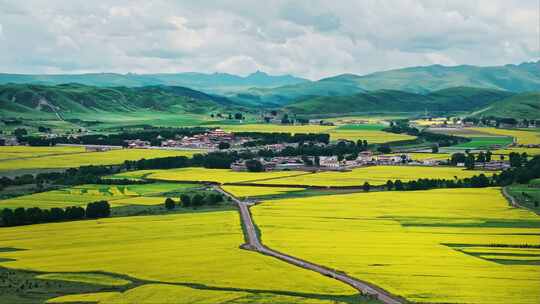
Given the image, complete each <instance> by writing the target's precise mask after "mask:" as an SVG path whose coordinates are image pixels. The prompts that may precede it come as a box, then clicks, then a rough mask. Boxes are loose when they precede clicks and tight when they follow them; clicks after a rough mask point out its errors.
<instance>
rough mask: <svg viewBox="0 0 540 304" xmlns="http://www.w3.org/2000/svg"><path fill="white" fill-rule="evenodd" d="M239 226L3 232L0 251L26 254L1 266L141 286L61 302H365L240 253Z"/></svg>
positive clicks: (112, 222)
mask: <svg viewBox="0 0 540 304" xmlns="http://www.w3.org/2000/svg"><path fill="white" fill-rule="evenodd" d="M240 227H241V226H240V222H239V217H238V214H237V212H235V211H221V212H207V213H193V214H173V215H161V216H139V217H123V218H111V219H100V220H95V221H79V222H66V223H56V224H42V225H32V226H23V227H15V228H3V229H1V230H0V248H17V249H24V250H15V251H13V250H11V251H0V258H1V259H3V260H2V262H0V266H3V267H8V268H14V269H24V270H32V271H42V272H45V273H62V272H70V273H89V272H96V271H102V272H106V273H108V274H110V275H111V276H113V277H115V276H118V275H127V276H129V277H130V278H132V279H131V280H138V281H141V282H142V285H141V286H139V287H136V288H133V289H129V290H127V291H123V292H115V293H112V294H111V293H109V294H102V293H100V294H97V295H96V294H94V295H75V296H67V298H63V299H62V298H60V299H57V300H58V301H64V300H70V301H72V300H77V301H82V300H85V299H86V300H88V299H96V298H99V299H101V300H103V302H100V303H119V302H120V303H125V302H129V303H131V302H133V301H135V302H137V303H178V300H179V299H185V301H182V303H224V302H227V303H328V304H330V303H341V302H347V303H352V302H354V303H367V302H364V301H363V300H362V299H361V298H360V297H359V296H357V295H355V294H356V291H355V290H353V289H351V288H349V287H348V286H346V285H344V284H341V283H338V282H336V281H334V280H332V279H330V278H326V277H324V276H321V275H319V274H316V273H313V272H310V271H306V270H303V269H299V268H296V267H294V266H291V265H288V264H286V263H283V262H281V261H278V260H275V259H272V258H269V257H266V256H263V255H260V254H257V253H253V252H249V251H245V250H242V249H240V248H239V245H240V244H242V243H243V235H242V231H241V228H240ZM51 235H54V236H55V237H54V238H50V237H49V236H51ZM81 236H84V237H81ZM83 277H84V276H83ZM70 279H72V280H73V279H77V278H76V277H75V278H73V276H71V278H70ZM83 279H84V280H88V278H83ZM109 291H111V289H109ZM112 291H114V290H112ZM1 297H2V296H0V298H1ZM58 301H55V302H58Z"/></svg>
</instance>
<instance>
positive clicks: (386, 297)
mask: <svg viewBox="0 0 540 304" xmlns="http://www.w3.org/2000/svg"><path fill="white" fill-rule="evenodd" d="M214 189H215V190H216V191H218V192H220V193H222V194H223V195H226V196H227V197H229V198H231V199H232V200H233V201H234V202H235V203H236V204H237V205H238V209H239V211H240V217H241V219H242V224H243V226H244V231H245V233H246V238H247V239H246V244H244V245H243V247H244V248H245V249H249V250H253V251H257V252H259V253H262V254H265V255H268V256H271V257H274V258H277V259H280V260H282V261H284V262H287V263H289V264H293V265H295V266H298V267H302V268H305V269H308V270H312V271H315V272H318V273H320V274H322V275H325V276H327V277H330V278H333V279H336V280H338V281H341V282H343V283H345V284H348V285H350V286H352V287H353V288H355V289H356V290H358V291H360V292H361V293H362V294H365V295H371V296H373V297H374V298H376V299H378V300H379V301H381V302H383V303H386V304H399V303H404V301H402V300H401V299H399V298H397V297H395V296H393V295H391V294H390V293H389V292H387V291H385V290H384V289H382V288H379V287H377V286H375V285H373V284H371V283H368V282H365V281H362V280H359V279H356V278H353V277H351V276H348V275H346V274H344V273H342V272H339V271H337V270H333V269H329V268H326V267H324V266H320V265H317V264H314V263H311V262H308V261H305V260H303V259H299V258H296V257H293V256H290V255H288V254H284V253H281V252H279V251H276V250H273V249H270V248H268V247H266V246H265V245H263V244H262V243H261V241H260V239H259V236H258V235H257V232H256V230H255V224H254V223H253V219H252V217H251V212H250V211H249V206H250V204H249V203H247V202H243V201H241V200H239V199H238V198H236V197H235V196H234V195H232V194H230V193H228V192H227V191H225V190H223V189H222V188H221V187H219V186H214Z"/></svg>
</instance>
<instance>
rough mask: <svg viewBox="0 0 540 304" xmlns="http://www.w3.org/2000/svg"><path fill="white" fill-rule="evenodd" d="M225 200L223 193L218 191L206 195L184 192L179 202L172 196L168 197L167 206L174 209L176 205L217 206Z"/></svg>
mask: <svg viewBox="0 0 540 304" xmlns="http://www.w3.org/2000/svg"><path fill="white" fill-rule="evenodd" d="M223 200H224V199H223V195H221V194H218V193H209V194H206V195H204V194H200V193H198V194H195V195H188V194H182V195H181V196H180V200H179V201H178V202H176V201H175V200H173V199H172V198H170V197H168V198H166V199H165V208H167V209H169V210H172V209H174V208H176V207H183V208H188V207H192V208H197V207H201V206H203V205H209V206H215V205H218V204H219V203H221V202H223Z"/></svg>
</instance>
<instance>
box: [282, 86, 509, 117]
mask: <svg viewBox="0 0 540 304" xmlns="http://www.w3.org/2000/svg"><path fill="white" fill-rule="evenodd" d="M511 95H513V94H512V93H509V92H506V91H499V90H490V89H478V88H468V87H456V88H449V89H444V90H439V91H435V92H432V93H428V94H417V93H410V92H405V91H397V90H378V91H373V92H365V93H359V94H355V95H351V96H333V97H315V98H308V99H304V100H301V101H299V102H295V103H292V104H289V105H288V106H286V107H285V109H286V110H288V111H290V112H293V113H297V114H320V113H327V114H328V113H332V114H333V113H336V114H338V113H354V112H363V113H369V112H372V113H375V112H376V113H384V112H423V111H424V110H428V111H430V112H470V111H474V110H478V109H482V108H484V107H487V106H488V105H491V104H492V103H494V102H496V101H499V100H502V99H505V98H507V97H509V96H511Z"/></svg>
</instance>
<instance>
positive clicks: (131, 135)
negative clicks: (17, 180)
mask: <svg viewBox="0 0 540 304" xmlns="http://www.w3.org/2000/svg"><path fill="white" fill-rule="evenodd" d="M209 130H210V129H208V128H201V127H193V128H149V129H145V130H139V131H129V132H121V133H116V134H109V135H106V134H89V135H83V136H77V137H71V136H60V137H55V138H44V137H40V136H24V135H26V134H18V136H17V135H16V136H17V137H18V139H19V141H21V142H24V143H28V144H29V145H30V146H54V145H56V144H84V145H110V146H126V145H127V144H126V142H125V141H126V140H134V139H140V140H144V141H149V142H150V144H151V145H155V146H159V145H161V141H162V140H165V139H174V138H177V137H184V136H193V135H196V134H203V133H206V132H208V131H209Z"/></svg>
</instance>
